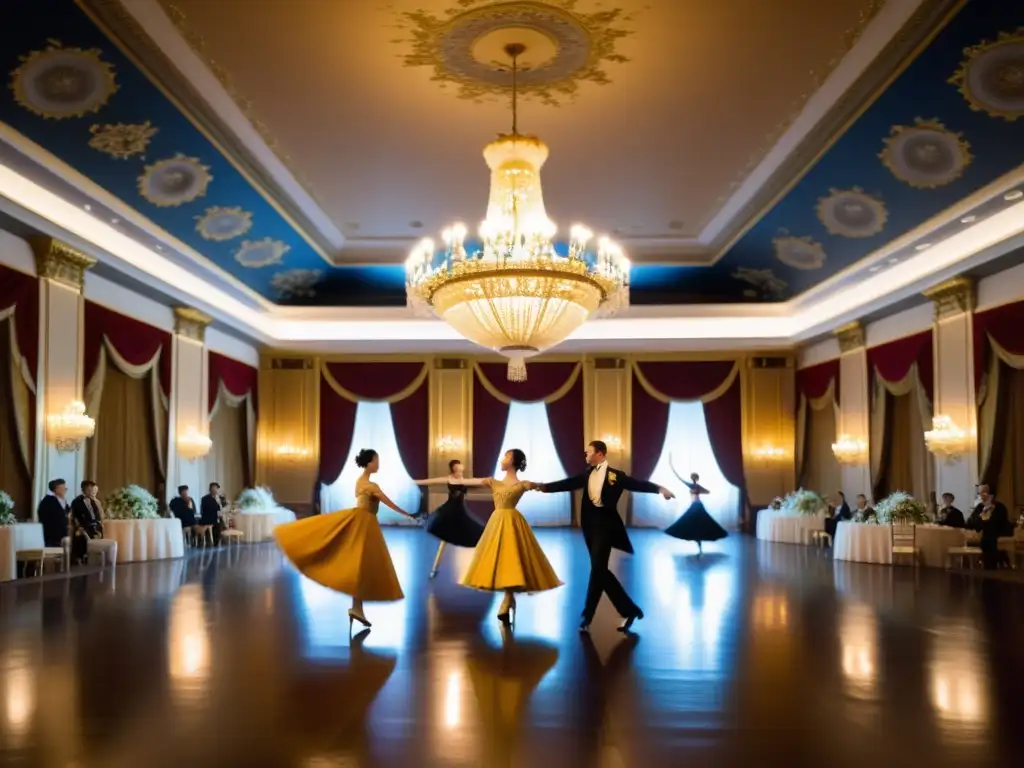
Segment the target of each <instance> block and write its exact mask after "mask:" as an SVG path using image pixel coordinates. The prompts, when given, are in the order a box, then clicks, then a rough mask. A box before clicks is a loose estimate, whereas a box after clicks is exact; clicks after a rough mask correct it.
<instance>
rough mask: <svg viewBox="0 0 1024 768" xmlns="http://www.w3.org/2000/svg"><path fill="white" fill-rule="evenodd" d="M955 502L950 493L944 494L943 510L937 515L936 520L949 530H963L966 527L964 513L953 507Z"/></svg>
mask: <svg viewBox="0 0 1024 768" xmlns="http://www.w3.org/2000/svg"><path fill="white" fill-rule="evenodd" d="M953 501H954V496H953V494H952V493H950V492H949V491H946V492H945V493H944V494H942V508H941V509H940V510H939V511H938V513H937V514H936V515H935V519H936V521H937V522H938V524H939V525H944V526H946V527H947V528H963V527H964V526H965V525H966V523H965V522H964V513H963V512H961V511H960V510H959V509H957V508H956V507H954V506H953Z"/></svg>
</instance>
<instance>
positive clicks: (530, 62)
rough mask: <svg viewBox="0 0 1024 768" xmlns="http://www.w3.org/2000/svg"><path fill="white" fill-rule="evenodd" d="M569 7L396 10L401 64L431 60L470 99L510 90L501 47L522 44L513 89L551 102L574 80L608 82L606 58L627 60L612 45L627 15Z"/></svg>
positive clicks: (574, 87)
mask: <svg viewBox="0 0 1024 768" xmlns="http://www.w3.org/2000/svg"><path fill="white" fill-rule="evenodd" d="M575 6H576V0H547V2H537V1H534V0H507V1H502V2H494V1H493V0H460V2H459V3H458V5H457V7H455V8H450V9H448V10H447V11H444V12H443V13H441V14H439V15H435V14H434V13H431V12H428V11H425V10H417V11H410V12H405V13H401V14H399V23H398V27H399V28H400V29H402V30H403V31H404V32H405V33H406V37H405V39H399V40H396V41H395V42H396V43H400V44H403V45H405V46H407V47H408V48H411V50H409V51H408V52H406V53H403V54H401V57H402V60H403V63H404V65H405V66H406V67H430V68H431V69H432V70H433V74H432V76H431V79H432V80H434V81H436V82H439V83H441V84H442V87H444V86H446V85H451V86H453V87H455V88H456V89H457V91H456V92H457V95H458V97H459V98H460V99H470V100H473V101H481V100H483V99H484V98H485V97H490V96H501V97H505V96H507V95H508V94H509V93H510V92H511V90H512V73H511V70H510V68H509V66H508V56H507V55H506V54H504V50H505V47H506V46H507V45H509V44H510V43H518V44H522V45H524V46H525V47H526V52H525V53H524V55H523V58H522V59H521V60H520V62H519V64H520V68H519V72H518V90H519V93H520V94H521V95H523V96H527V97H529V96H532V97H534V98H537V99H538V100H540V101H541V102H542V103H544V104H548V105H551V106H558V105H559V104H560V103H562V102H563V101H571V100H572V99H573V98H574V97H575V95H576V93H577V91H578V90H579V85H580V83H584V82H590V83H595V84H598V85H606V84H607V83H609V82H610V80H609V78H608V74H607V73H606V72H605V66H606V65H607V64H609V63H615V64H622V63H625V62H627V61H628V59H627V58H626V57H625V56H623V55H621V54H619V53H617V52H616V44H617V42H618V41H619V40H620V39H621V38H623V37H626V36H628V35H630V34H632V32H631V31H630V30H627V29H624V28H622V27H621V26H620V24H622V23H623V22H628V21H631V20H632V18H633V17H632V16H631V15H629V14H627V13H626V12H625V11H624V10H623V9H621V8H612V9H606V10H600V11H596V12H594V13H582V12H579V11H577V10H576V8H575Z"/></svg>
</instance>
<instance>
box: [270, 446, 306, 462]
mask: <svg viewBox="0 0 1024 768" xmlns="http://www.w3.org/2000/svg"><path fill="white" fill-rule="evenodd" d="M274 453H275V455H276V456H277V458H279V459H283V460H285V461H290V462H292V463H296V462H299V461H302V460H303V459H305V458H308V457H309V448H301V447H299V446H297V445H292V444H291V443H285V444H284V445H279V446H278V447H277V450H276V451H274Z"/></svg>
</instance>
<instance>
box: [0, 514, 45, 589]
mask: <svg viewBox="0 0 1024 768" xmlns="http://www.w3.org/2000/svg"><path fill="white" fill-rule="evenodd" d="M43 546H44V544H43V525H42V523H16V524H14V525H0V581H14V579H16V578H17V577H18V561H17V558H16V557H15V553H17V552H18V551H19V550H22V549H42V548H43Z"/></svg>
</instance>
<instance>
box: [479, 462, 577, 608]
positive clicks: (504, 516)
mask: <svg viewBox="0 0 1024 768" xmlns="http://www.w3.org/2000/svg"><path fill="white" fill-rule="evenodd" d="M501 468H502V469H503V470H505V477H504V478H503V479H501V480H498V479H496V478H491V477H488V478H484V479H482V480H481V481H480V482H481V484H482V485H485V486H486V487H488V488H490V489H491V495H492V496H493V497H494V514H492V515H491V518H490V520H488V521H487V526H486V527H485V528H484V533H483V536H481V537H480V541H479V543H478V544H477V545H476V549H475V550H474V551H473V562H472V563H470V565H469V569H468V570H467V571H466V575H465V576H463V578H462V584H463V586H466V587H473V588H474V589H482V590H485V591H488V592H504V593H505V598H504V600H502V601H501V607H500V608H499V609H498V620H499V621H501V622H503V623H505V624H508V623H510V622H511V615H513V614H514V612H515V610H516V597H515V595H516V592H544V591H546V590H548V589H554V588H555V587H560V586H562V582H561V581H559V579H558V576H557V575H555V571H554V569H553V568H552V567H551V563H549V562H548V559H547V557H545V556H544V550H542V549H541V548H540V544H538V543H537V539H536V537H535V536H534V535H533V531H532V530H531V529H530V524H529V523H528V522H526V518H525V517H523V515H522V513H521V512H519V510H517V509H516V504H518V503H519V499H520V498H522V496H523V494H524V493H526V492H527V491H530V490H533V488H534V487H536V483H531V482H529V481H528V480H520V479H519V474H518V473H519V472H522V471H523V470H525V469H526V454H525V453H523V452H522V451H521V450H519V449H518V448H513V449H512V450H510V451H506V452H505V455H504V456H502V457H501Z"/></svg>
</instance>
